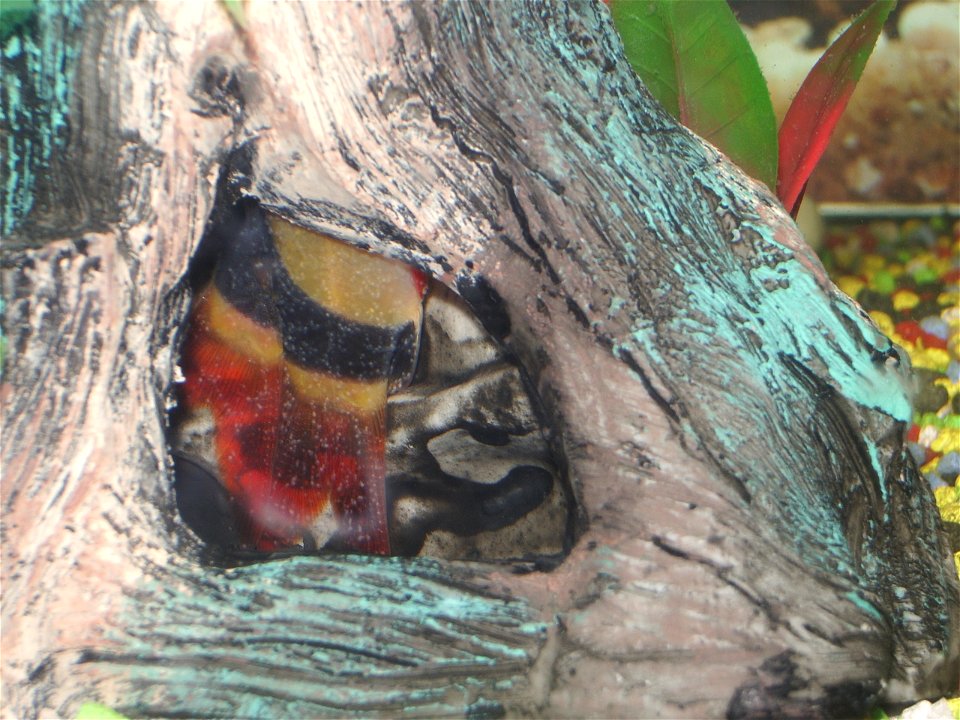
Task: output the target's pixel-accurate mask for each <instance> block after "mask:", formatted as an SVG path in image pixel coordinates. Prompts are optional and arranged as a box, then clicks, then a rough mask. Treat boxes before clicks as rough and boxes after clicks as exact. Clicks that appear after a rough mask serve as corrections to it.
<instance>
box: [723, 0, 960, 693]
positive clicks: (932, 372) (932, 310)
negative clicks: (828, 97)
mask: <svg viewBox="0 0 960 720" xmlns="http://www.w3.org/2000/svg"><path fill="white" fill-rule="evenodd" d="M869 4H870V3H869V2H865V1H864V0H802V1H788V2H777V1H774V0H770V1H767V2H763V1H758V0H731V2H730V5H731V7H732V8H733V10H734V12H735V14H736V15H737V17H738V19H739V20H740V22H741V24H742V25H743V27H744V31H745V33H746V34H747V37H748V40H749V41H750V43H751V45H752V46H753V48H754V51H755V52H756V53H757V56H758V59H759V61H760V66H761V68H762V70H763V74H764V76H765V77H766V78H767V82H768V85H769V88H770V95H771V100H772V102H773V106H774V111H775V113H776V114H777V118H778V121H779V120H782V119H783V115H784V113H785V112H786V109H787V107H788V105H789V103H790V100H791V99H792V98H793V95H794V94H795V93H796V91H797V88H798V87H799V86H800V84H801V83H802V81H803V79H804V77H805V76H806V74H807V72H808V71H809V70H810V68H811V67H812V66H813V64H814V63H815V62H816V60H817V58H819V57H820V55H821V54H822V53H823V50H824V48H825V46H826V45H827V43H828V42H829V41H830V40H832V39H833V38H834V37H835V36H836V35H837V34H838V33H839V32H840V31H841V30H842V29H843V28H844V27H845V26H846V25H847V24H848V23H849V20H850V18H851V17H852V16H854V15H856V14H857V13H859V12H861V11H862V10H864V9H865V8H866V7H867V6H868V5H869ZM800 225H801V229H802V230H803V231H804V234H805V236H806V237H807V239H808V241H809V242H810V243H811V244H812V245H813V246H814V247H815V248H817V251H818V252H819V254H820V257H821V259H822V260H823V263H824V265H825V267H826V268H827V270H828V271H829V272H830V274H831V276H832V277H833V279H834V281H835V282H836V283H837V285H838V286H839V287H840V288H841V289H842V290H843V291H844V292H846V293H847V294H848V295H850V296H851V297H853V298H855V299H856V300H857V301H858V302H859V303H860V304H861V305H862V306H863V307H864V309H865V310H867V311H868V312H869V313H870V315H871V316H872V317H873V319H874V321H875V322H876V323H877V325H878V326H879V327H880V328H881V329H882V330H883V331H884V332H885V333H886V334H887V335H888V336H889V337H890V338H891V339H892V340H893V341H894V342H896V343H898V344H899V345H901V346H902V347H903V348H904V349H906V350H907V352H908V354H909V356H910V359H911V362H912V364H913V368H914V371H915V375H916V379H917V388H916V395H915V402H914V417H913V424H912V426H911V427H910V429H909V431H908V447H909V450H910V453H911V454H912V455H913V458H914V460H915V461H916V464H917V466H918V467H919V469H920V471H921V473H922V474H923V475H924V477H925V478H926V479H927V481H928V482H929V484H930V486H931V488H932V489H933V491H934V495H935V497H936V500H937V505H938V507H939V508H940V512H941V516H942V518H943V520H944V523H945V527H946V530H947V535H948V537H949V540H950V543H951V549H952V551H953V552H954V553H955V554H954V560H955V562H956V564H957V569H958V573H960V487H958V482H957V476H958V473H960V2H957V1H956V0H950V1H947V2H938V1H924V0H900V2H899V3H898V5H897V7H896V8H895V9H894V11H893V13H892V14H891V16H890V19H889V20H888V22H887V24H886V25H885V27H884V34H883V35H881V37H880V39H879V40H878V42H877V47H876V50H875V51H874V54H873V56H872V57H871V58H870V61H869V62H868V64H867V66H866V69H865V70H864V73H863V77H862V79H861V81H860V84H859V86H858V87H857V89H856V91H855V93H854V95H853V97H852V98H851V100H850V104H849V106H848V108H847V111H846V113H845V114H844V116H843V117H842V118H841V120H840V122H839V124H838V126H837V129H836V132H835V134H834V136H833V139H832V140H831V143H830V146H829V148H828V149H827V152H826V154H825V155H824V158H823V160H822V161H821V163H820V165H819V166H818V167H817V169H816V170H815V172H814V174H813V176H812V178H811V180H810V184H809V186H808V188H807V193H806V197H805V201H804V207H803V208H802V209H801V217H800ZM957 711H958V712H960V708H958V710H957Z"/></svg>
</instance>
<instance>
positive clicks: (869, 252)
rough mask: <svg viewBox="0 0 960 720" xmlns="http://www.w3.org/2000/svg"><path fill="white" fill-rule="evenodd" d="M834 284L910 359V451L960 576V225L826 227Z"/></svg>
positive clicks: (947, 221)
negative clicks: (944, 529)
mask: <svg viewBox="0 0 960 720" xmlns="http://www.w3.org/2000/svg"><path fill="white" fill-rule="evenodd" d="M820 255H821V259H822V260H823V263H824V265H825V266H826V268H827V270H828V271H829V272H830V274H831V276H832V277H833V279H834V281H835V282H836V283H837V285H838V286H839V287H840V289H841V290H843V291H844V292H845V293H847V294H848V295H850V296H851V297H853V298H854V299H856V300H857V301H858V302H859V303H860V304H861V305H862V306H863V308H864V309H865V310H866V311H867V312H869V313H870V315H871V317H872V318H873V319H874V321H875V322H876V323H877V325H878V326H879V327H880V329H881V330H883V332H885V333H886V334H887V335H888V336H889V337H890V338H891V339H892V340H893V341H894V342H896V343H897V344H899V345H901V346H902V347H903V348H904V349H905V350H906V351H907V352H908V353H909V355H910V360H911V362H912V363H913V368H914V371H915V374H916V377H917V393H916V397H915V402H914V416H913V424H912V425H911V427H910V429H909V431H908V433H907V440H908V448H909V450H910V453H911V454H912V455H913V457H914V459H915V460H916V462H917V466H918V467H919V468H920V472H921V473H922V474H923V475H924V477H925V478H926V479H927V480H928V482H929V483H930V486H931V487H932V488H933V490H934V494H935V496H936V499H937V506H938V507H939V508H940V513H941V516H942V517H943V519H944V522H945V524H946V527H947V532H948V535H949V537H950V542H951V545H952V547H953V550H954V552H955V553H956V555H955V556H954V559H955V560H956V562H957V568H958V572H960V486H958V482H957V475H958V474H960V220H956V219H953V218H948V217H945V216H939V217H935V218H932V219H928V220H918V219H911V220H906V221H902V222H895V221H890V220H883V221H872V222H865V223H864V222H860V223H852V222H835V223H828V225H827V232H826V237H825V241H824V246H823V248H822V249H821V251H820Z"/></svg>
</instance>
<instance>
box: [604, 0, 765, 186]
mask: <svg viewBox="0 0 960 720" xmlns="http://www.w3.org/2000/svg"><path fill="white" fill-rule="evenodd" d="M610 10H611V12H612V14H613V22H614V25H615V26H616V28H617V30H618V31H619V33H620V36H621V37H622V38H623V45H624V49H625V50H626V54H627V59H628V60H629V61H630V64H631V65H632V66H633V69H634V70H635V71H636V72H637V74H638V75H639V76H640V79H641V80H643V82H644V84H645V85H646V86H647V88H648V89H649V90H650V92H651V93H652V94H653V96H654V97H655V98H656V99H657V100H659V101H660V103H661V104H662V105H663V106H664V107H665V108H666V109H667V110H668V111H669V112H670V113H672V114H673V116H674V117H676V118H677V119H678V120H680V122H682V123H683V124H684V125H686V126H687V127H688V128H690V129H691V130H693V131H694V132H696V133H697V134H699V135H701V136H702V137H703V138H705V139H706V140H709V141H710V142H712V143H713V144H714V145H716V146H717V147H718V148H720V150H721V151H723V152H724V153H726V154H727V155H728V156H729V157H730V158H731V159H732V160H733V161H734V162H736V163H737V164H738V165H740V167H741V168H743V169H744V170H745V171H746V172H747V173H748V174H750V175H752V176H753V177H755V178H758V179H759V180H762V181H763V182H765V183H766V184H767V185H768V186H769V187H770V188H773V187H775V183H776V178H777V121H776V117H775V116H774V114H773V106H772V104H771V103H770V93H769V92H768V90H767V84H766V82H765V81H764V79H763V74H762V73H761V72H760V65H759V64H758V63H757V58H756V56H755V55H754V54H753V50H752V49H751V48H750V44H749V43H748V42H747V39H746V37H745V36H744V34H743V31H742V30H741V29H740V26H739V25H738V24H737V19H736V18H735V17H734V15H733V12H732V11H731V10H730V7H729V6H728V5H727V3H726V0H610Z"/></svg>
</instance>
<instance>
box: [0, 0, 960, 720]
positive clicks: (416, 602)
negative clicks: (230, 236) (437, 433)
mask: <svg viewBox="0 0 960 720" xmlns="http://www.w3.org/2000/svg"><path fill="white" fill-rule="evenodd" d="M83 27H84V29H85V31H84V34H83V46H82V48H81V50H80V54H79V60H78V66H77V67H78V68H79V69H78V70H77V73H76V75H75V76H74V77H73V79H72V82H73V83H74V85H73V87H74V92H73V95H72V97H73V101H72V104H71V106H70V117H71V124H70V127H71V137H70V143H69V145H68V152H67V153H66V155H65V159H64V162H65V163H67V164H68V166H69V167H70V169H71V172H72V173H73V176H74V177H76V178H80V182H79V183H77V184H76V186H75V187H79V188H80V192H81V194H82V195H83V196H85V197H86V196H88V197H89V198H90V199H89V201H88V202H86V203H85V205H84V206H85V207H89V208H91V210H90V212H89V213H88V220H87V222H86V224H85V225H80V226H79V227H80V229H79V230H78V229H77V227H78V226H77V225H76V224H73V225H65V227H69V231H65V232H64V233H63V235H62V239H60V240H57V241H52V242H49V243H47V244H45V245H44V246H43V247H41V248H39V249H33V250H30V249H20V250H16V249H11V250H8V251H5V254H4V298H5V301H6V302H7V303H8V304H7V310H6V315H7V317H6V321H5V327H6V328H7V333H8V334H9V336H10V344H11V355H10V359H9V361H8V363H7V367H6V368H5V371H4V373H5V374H4V387H3V410H4V433H3V457H4V482H3V486H2V489H3V532H4V537H3V541H4V543H3V545H4V548H3V579H4V594H3V615H2V617H3V623H4V632H3V646H2V649H3V683H4V700H3V702H4V704H5V707H6V708H7V711H8V712H10V713H11V714H16V715H20V716H37V715H42V714H49V713H54V712H55V713H64V714H67V713H70V712H72V711H73V710H74V709H75V708H76V706H77V705H78V703H79V702H81V701H83V700H84V699H93V698H99V699H100V700H101V701H103V702H105V703H106V704H108V705H110V706H112V707H116V708H118V709H120V710H122V711H124V712H126V713H129V714H132V715H152V716H208V717H228V716H229V717H233V716H251V717H252V716H275V715H280V714H283V715H305V716H342V715H344V714H354V713H355V714H359V715H395V714H398V713H400V712H401V711H407V712H409V713H412V714H419V715H423V714H426V715H453V716H462V715H470V716H477V717H483V716H487V715H498V714H501V713H504V712H506V713H508V714H510V715H518V714H525V715H526V714H531V715H543V716H549V717H560V716H569V717H583V716H611V717H613V716H631V717H636V716H643V717H652V716H663V717H704V716H721V715H730V716H737V717H743V716H757V717H759V716H765V715H774V716H791V715H792V716H798V717H810V716H815V715H826V714H836V713H844V712H859V711H860V710H861V709H862V708H863V707H865V706H867V705H869V704H870V703H872V702H874V701H876V699H877V698H879V697H886V698H888V699H891V700H894V701H896V700H905V699H910V698H914V697H917V696H919V695H925V694H936V693H940V692H944V691H946V690H948V689H950V688H951V687H954V688H955V687H956V678H957V665H956V662H957V655H958V642H960V634H958V633H960V629H958V624H960V618H958V608H960V599H958V591H957V586H956V579H955V578H954V577H953V573H952V569H951V567H950V565H949V557H948V554H947V552H946V547H945V545H944V544H943V541H942V538H941V537H940V536H939V534H938V533H939V530H938V522H937V520H936V513H935V509H934V507H933V503H932V499H931V498H930V496H929V491H928V490H927V489H926V488H925V487H924V486H923V484H922V483H921V481H920V479H919V478H918V477H917V473H916V470H915V469H914V468H913V467H912V466H910V465H909V464H906V463H905V461H904V460H903V458H904V453H903V449H902V446H901V435H902V429H903V423H904V422H905V421H906V419H907V416H908V413H909V404H908V389H909V375H908V372H907V370H906V368H905V366H904V365H903V364H898V362H897V356H896V352H895V351H891V350H890V348H889V346H888V344H887V341H886V340H885V338H883V337H882V336H881V335H880V334H879V332H878V331H877V330H876V328H875V327H874V326H873V325H872V324H871V323H870V321H869V320H868V319H867V318H866V317H865V316H864V315H863V313H862V312H861V311H860V310H859V308H858V307H856V306H855V305H854V304H853V303H851V301H849V300H848V299H847V298H846V297H845V296H842V295H841V294H840V293H839V292H838V291H837V290H836V289H835V288H834V287H833V286H832V284H831V283H830V282H829V280H828V279H827V278H826V276H825V274H824V272H823V269H822V268H821V266H820V265H819V262H818V261H817V260H816V258H815V257H814V256H813V255H812V254H811V253H810V251H809V250H808V249H806V247H805V246H804V245H803V243H802V240H801V239H800V238H799V236H798V235H797V231H796V229H795V227H794V226H793V224H792V223H791V222H790V220H789V218H788V217H787V216H786V215H785V214H784V212H783V210H782V208H780V207H779V206H778V205H777V203H776V202H775V200H774V199H773V198H772V197H771V196H770V194H769V192H768V191H767V189H766V188H764V187H761V186H759V185H757V184H755V183H753V182H751V181H749V180H748V179H747V178H745V177H744V176H743V175H742V174H740V173H739V172H738V171H737V170H736V169H735V168H734V167H732V166H731V165H730V164H729V163H728V162H727V161H726V160H725V159H724V158H723V157H722V156H720V155H719V154H717V153H716V151H715V150H713V149H712V148H711V147H709V146H707V145H705V144H704V143H702V142H701V141H700V140H698V139H697V138H696V137H695V136H693V135H691V134H689V133H688V132H686V131H685V130H683V129H682V128H680V127H678V126H676V125H675V124H674V123H673V122H672V121H671V120H670V119H669V118H668V117H667V116H666V114H665V113H663V112H662V111H661V110H660V109H659V108H658V107H657V106H655V105H654V104H653V103H652V101H651V100H650V98H649V96H648V95H647V94H646V92H645V91H644V90H643V88H642V87H641V86H640V85H639V84H638V82H637V81H636V79H635V78H634V77H633V76H632V74H631V72H630V70H629V68H628V66H627V65H626V63H625V61H624V59H623V56H622V49H621V47H620V44H619V41H618V40H617V38H616V36H615V34H614V33H613V30H612V28H611V26H610V23H609V17H608V14H607V11H606V9H605V8H603V7H602V6H601V5H599V4H596V5H594V4H592V3H587V2H571V3H569V4H566V3H551V4H539V3H529V4H527V3H520V2H517V3H493V4H490V5H480V4H472V5H467V4H459V3H454V4H449V5H441V4H429V5H421V4H416V3H412V4H385V5H376V4H372V3H362V4H346V3H306V4H303V5H298V4H293V3H289V4H271V3H264V4H260V3H251V4H250V5H249V6H248V7H247V30H246V34H245V35H242V36H241V35H240V34H238V32H237V30H236V28H235V27H234V26H233V25H232V24H231V23H230V21H229V19H228V16H227V15H226V13H225V12H224V11H223V9H222V8H221V7H219V6H218V5H216V4H213V3H192V4H186V3H184V4H175V3H164V4H159V5H125V4H119V5H111V6H106V5H101V4H92V5H90V6H88V7H87V9H86V11H85V16H84V19H83ZM242 145H245V146H246V147H247V148H248V149H252V153H251V154H250V155H251V158H252V161H251V165H250V167H247V168H243V167H240V166H237V167H236V168H234V172H233V174H232V175H230V176H229V177H228V178H227V180H228V184H230V183H232V184H233V185H234V186H235V187H236V188H239V189H242V190H244V191H246V192H250V193H252V194H255V195H257V196H258V197H260V198H261V199H262V201H263V202H264V203H265V204H266V205H268V206H270V207H271V208H272V209H274V210H275V211H276V212H279V213H281V214H282V215H284V216H286V217H287V218H289V219H290V220H293V221H295V222H297V223H299V224H301V225H304V226H307V227H310V228H313V229H316V230H319V231H322V232H325V233H327V234H330V235H332V236H334V237H336V238H339V239H342V240H346V241H348V242H353V243H355V244H358V245H363V246H369V247H371V248H373V249H375V250H377V251H379V252H382V253H384V254H386V255H389V256H391V257H398V258H401V259H404V260H407V261H410V262H414V263H416V264H418V265H420V266H421V267H423V268H425V269H426V270H428V271H429V272H431V273H432V274H433V275H434V276H436V277H437V278H439V279H440V280H442V281H443V282H445V283H446V284H448V285H450V286H452V287H457V288H460V289H461V290H462V291H463V294H464V295H465V297H466V298H467V299H468V302H469V301H471V300H470V298H471V295H473V297H474V300H473V301H472V302H473V304H474V305H475V306H476V307H477V309H478V310H479V311H480V312H479V314H480V315H481V317H483V314H484V312H489V308H481V307H479V306H478V305H477V298H479V297H482V296H483V294H482V293H481V294H479V295H478V294H477V293H471V292H469V289H470V288H475V287H478V286H480V287H483V286H484V283H486V284H488V285H489V286H490V287H492V288H493V289H494V290H495V291H496V293H497V294H498V295H499V297H500V298H502V309H503V311H504V312H505V313H506V314H507V316H508V317H509V321H510V327H511V332H510V334H509V336H508V337H507V338H506V343H507V346H508V349H509V350H510V351H512V352H514V353H515V354H516V355H517V356H518V357H520V358H521V359H522V360H523V362H524V364H525V366H526V367H527V369H528V370H529V371H530V373H531V376H532V379H533V381H534V382H535V384H536V385H537V387H538V389H539V390H540V393H541V396H542V397H543V399H544V402H545V403H546V404H547V406H548V411H549V415H550V416H551V417H552V418H553V419H554V421H553V422H554V427H553V428H552V430H553V433H554V439H553V441H554V444H555V445H556V448H557V450H558V452H560V453H561V454H562V455H563V457H564V458H565V459H566V463H567V465H568V468H569V472H570V475H571V479H572V481H573V483H574V487H575V491H576V493H577V500H578V502H579V504H580V508H581V512H580V524H581V535H580V538H579V541H578V543H577V545H576V546H575V548H574V550H573V552H572V553H571V554H570V556H569V557H568V558H567V559H566V560H565V561H564V562H563V563H562V564H561V565H560V567H558V568H557V569H555V570H553V571H552V572H540V571H533V572H525V573H519V574H518V573H515V572H513V569H512V568H509V567H502V566H496V565H483V564H467V563H453V562H444V563H439V562H428V561H424V560H420V561H400V560H377V559H369V558H367V559H360V558H324V559H316V558H298V559H289V560H285V561H276V562H271V563H262V564H257V565H251V566H247V567H244V568H238V569H222V570H217V569H215V568H210V567H208V566H204V565H203V564H202V563H200V562H199V560H198V552H197V550H196V548H195V547H194V546H193V545H192V544H191V542H190V538H189V536H188V534H187V533H186V531H185V530H183V528H182V527H180V526H179V524H178V521H177V520H176V518H175V514H174V513H173V510H172V509H173V502H172V498H171V497H170V491H169V484H168V482H169V481H168V478H167V475H166V473H167V467H168V461H167V457H166V451H165V444H164V442H165V441H164V435H163V418H164V410H165V407H166V403H167V402H168V398H169V396H170V382H171V380H172V379H173V377H174V376H175V357H176V341H177V337H178V332H179V326H180V323H181V321H182V319H183V317H184V310H185V303H186V300H187V297H186V289H185V285H184V283H183V276H184V273H185V271H186V266H187V262H188V259H189V257H190V254H191V252H192V251H193V250H194V249H195V248H196V245H197V243H198V241H199V237H200V234H201V233H202V229H203V225H204V222H205V219H206V218H207V217H208V216H209V213H210V211H211V207H212V202H213V195H214V186H215V184H216V179H217V177H218V175H219V174H220V171H221V168H222V166H223V164H224V163H225V162H227V160H228V158H231V157H232V158H234V159H235V158H236V157H237V154H236V153H233V154H231V151H232V150H234V149H236V148H237V147H240V146H242ZM64 192H66V190H64ZM24 227H25V228H27V229H26V230H24V233H25V234H26V235H27V236H25V237H23V238H22V239H23V240H24V241H28V240H30V238H29V237H28V235H29V227H30V226H29V223H27V224H25V225H24ZM24 244H29V243H26V242H25V243H24Z"/></svg>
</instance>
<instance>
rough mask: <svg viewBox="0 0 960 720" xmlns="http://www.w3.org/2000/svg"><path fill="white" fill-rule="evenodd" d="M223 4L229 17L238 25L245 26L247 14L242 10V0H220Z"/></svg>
mask: <svg viewBox="0 0 960 720" xmlns="http://www.w3.org/2000/svg"><path fill="white" fill-rule="evenodd" d="M220 1H221V2H222V3H223V6H224V7H225V8H226V9H227V12H228V13H230V17H231V18H233V21H234V22H235V23H236V24H237V25H238V26H239V27H241V28H242V27H245V26H246V24H247V14H246V13H245V12H244V10H243V0H220Z"/></svg>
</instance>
